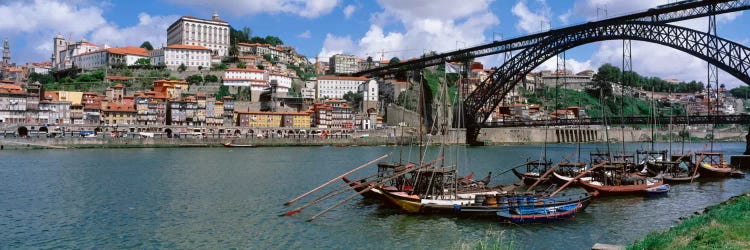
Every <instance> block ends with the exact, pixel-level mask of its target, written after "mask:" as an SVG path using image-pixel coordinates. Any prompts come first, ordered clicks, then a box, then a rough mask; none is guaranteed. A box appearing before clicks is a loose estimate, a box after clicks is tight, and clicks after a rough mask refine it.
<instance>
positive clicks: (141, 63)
mask: <svg viewBox="0 0 750 250" xmlns="http://www.w3.org/2000/svg"><path fill="white" fill-rule="evenodd" d="M135 65H139V66H150V65H151V58H141V59H138V60H136V61H135Z"/></svg>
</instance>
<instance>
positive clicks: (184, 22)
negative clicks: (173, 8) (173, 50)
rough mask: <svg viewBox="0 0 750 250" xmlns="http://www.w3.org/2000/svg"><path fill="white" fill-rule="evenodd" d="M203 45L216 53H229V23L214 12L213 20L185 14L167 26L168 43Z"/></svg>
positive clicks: (223, 54)
mask: <svg viewBox="0 0 750 250" xmlns="http://www.w3.org/2000/svg"><path fill="white" fill-rule="evenodd" d="M176 44H182V45H196V46H203V47H206V48H208V49H210V50H211V51H213V54H214V55H219V56H227V55H228V54H229V23H227V22H226V21H223V20H221V19H219V15H218V14H216V13H214V15H213V18H212V19H211V20H206V19H200V18H196V17H192V16H183V17H180V19H177V21H175V22H174V23H172V25H170V26H169V28H167V45H176Z"/></svg>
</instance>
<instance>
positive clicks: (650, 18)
mask: <svg viewBox="0 0 750 250" xmlns="http://www.w3.org/2000/svg"><path fill="white" fill-rule="evenodd" d="M747 9H750V0H731V1H727V0H712V1H700V2H694V3H689V4H683V5H677V6H673V7H667V8H655V9H650V10H648V11H645V12H639V13H634V14H629V15H624V16H619V17H613V18H610V19H605V20H600V21H592V22H588V23H585V24H580V25H575V26H570V27H565V28H561V29H555V30H550V31H546V32H541V33H536V34H531V35H528V36H523V37H516V38H511V39H507V40H502V41H494V42H492V43H489V44H484V45H479V46H476V47H471V48H466V49H461V50H456V51H450V52H446V53H441V54H438V55H433V56H426V57H422V58H418V59H415V60H410V61H406V62H402V63H398V64H395V65H388V66H382V67H378V68H374V69H368V70H363V71H360V72H357V73H355V74H354V75H357V76H361V75H369V74H377V75H389V74H394V73H396V72H403V71H411V70H417V69H422V68H425V67H429V66H435V65H439V64H442V63H444V62H453V61H457V62H460V61H464V60H465V59H469V58H477V57H483V56H488V55H494V54H500V53H505V52H509V51H516V50H521V49H526V48H528V47H530V46H533V45H535V44H536V43H538V42H541V41H543V40H545V39H548V38H549V37H552V36H557V35H560V34H568V33H572V32H578V31H580V30H587V29H589V28H590V27H591V26H600V25H605V24H614V23H623V22H629V21H638V22H651V23H654V24H665V23H671V22H677V21H683V20H689V19H694V18H699V17H706V16H710V15H718V14H724V13H730V12H737V11H743V10H747Z"/></svg>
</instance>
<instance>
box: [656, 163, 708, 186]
mask: <svg viewBox="0 0 750 250" xmlns="http://www.w3.org/2000/svg"><path fill="white" fill-rule="evenodd" d="M655 164H657V165H662V168H664V172H662V178H663V179H664V183H672V184H675V183H685V182H691V181H693V180H695V179H698V178H699V177H700V176H701V174H700V173H698V172H696V171H695V166H691V165H692V164H691V163H689V162H687V161H679V162H677V161H661V162H659V161H657V162H655Z"/></svg>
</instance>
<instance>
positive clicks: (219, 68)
mask: <svg viewBox="0 0 750 250" xmlns="http://www.w3.org/2000/svg"><path fill="white" fill-rule="evenodd" d="M214 69H216V70H227V64H226V63H221V64H219V65H216V67H215V68H214Z"/></svg>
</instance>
